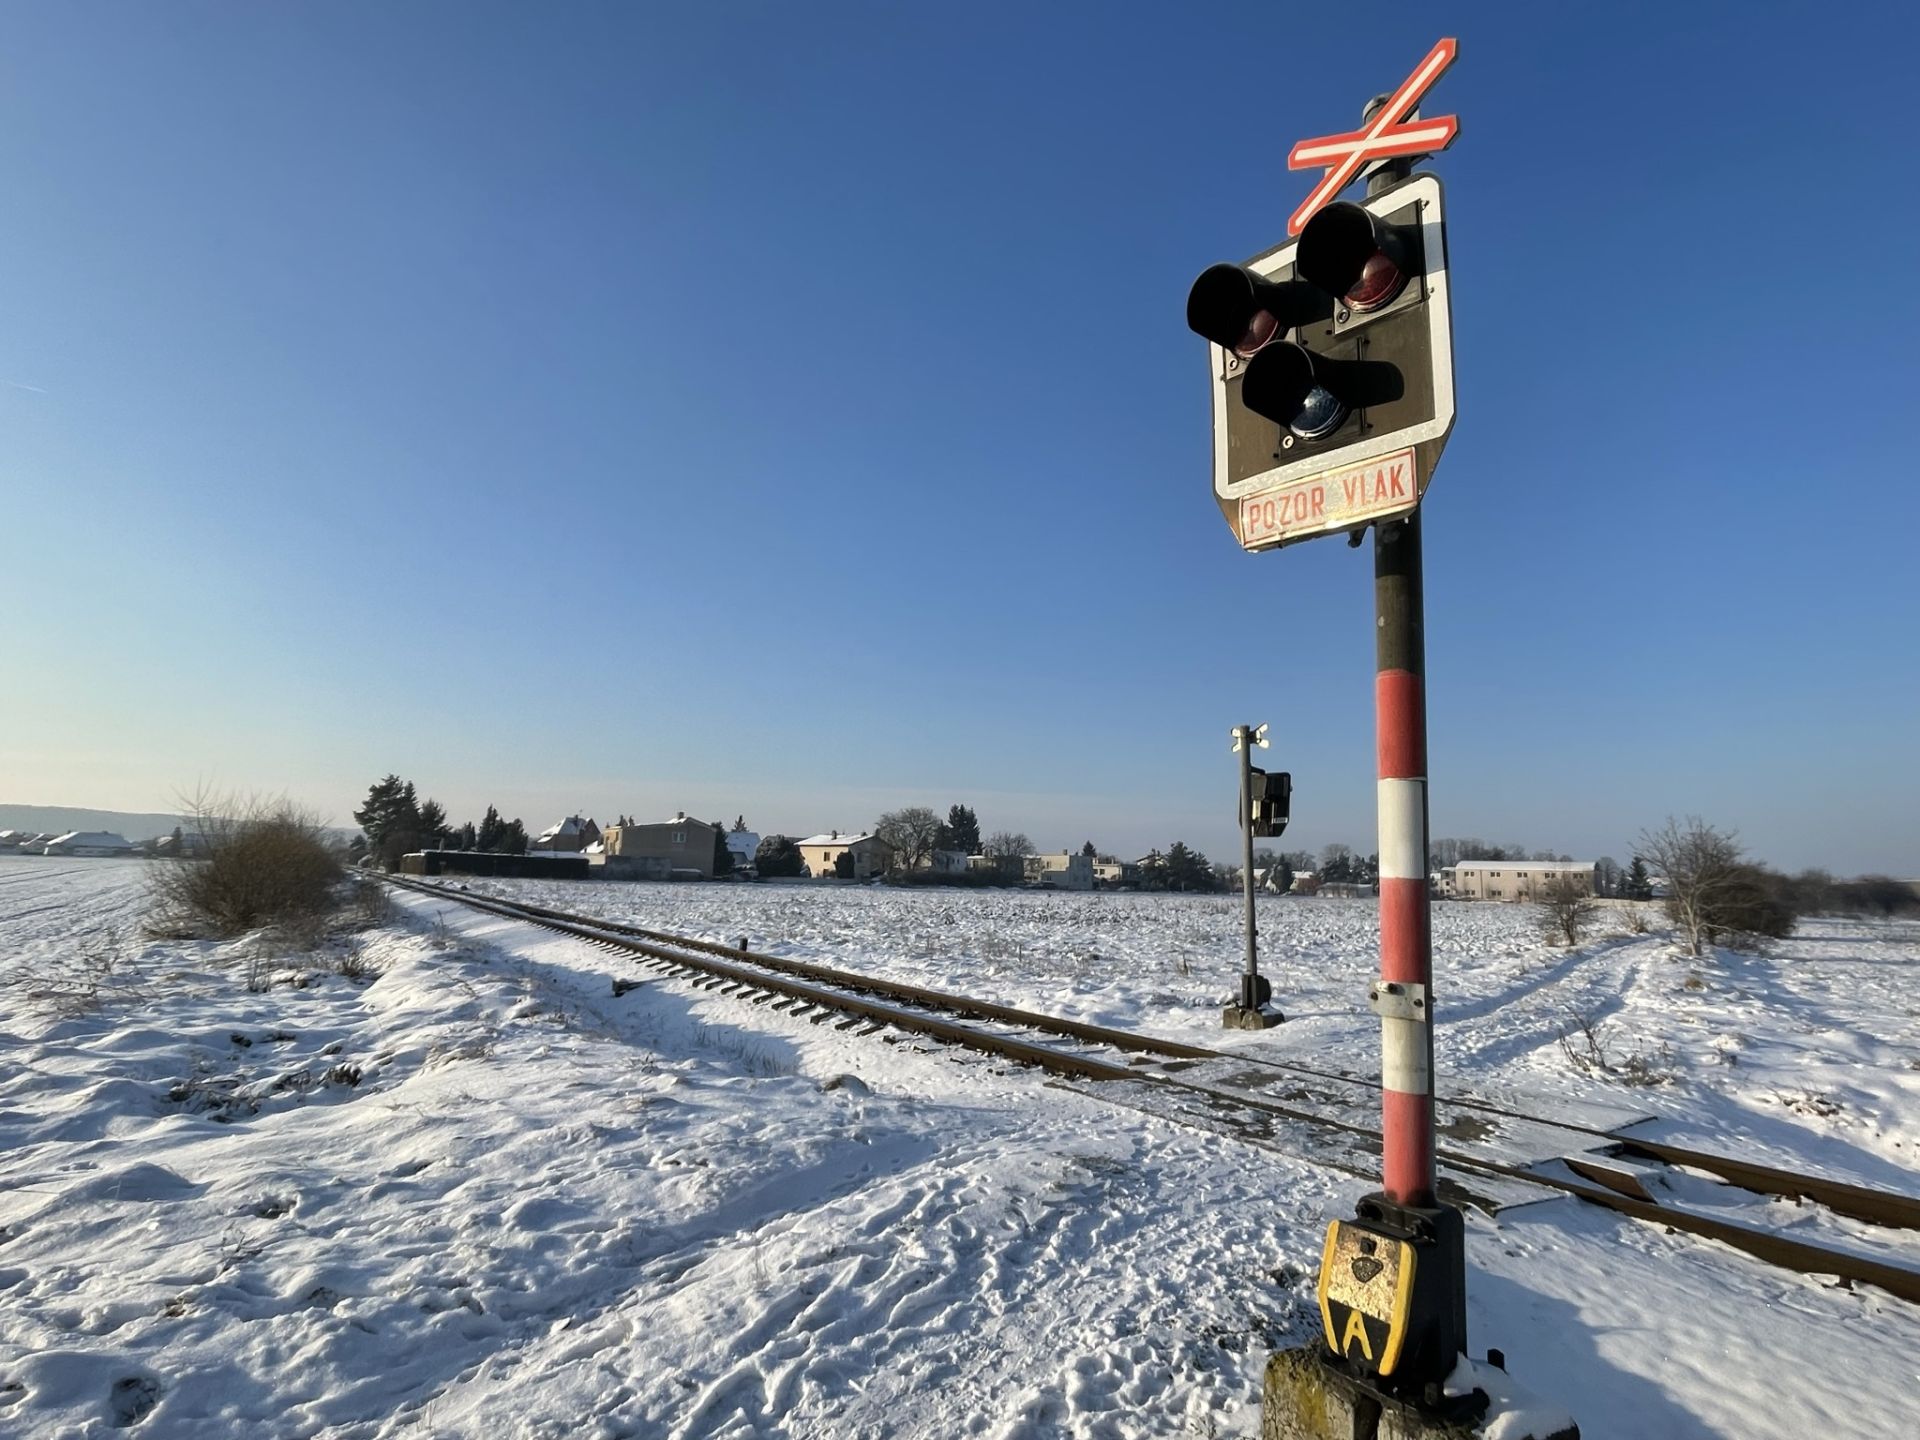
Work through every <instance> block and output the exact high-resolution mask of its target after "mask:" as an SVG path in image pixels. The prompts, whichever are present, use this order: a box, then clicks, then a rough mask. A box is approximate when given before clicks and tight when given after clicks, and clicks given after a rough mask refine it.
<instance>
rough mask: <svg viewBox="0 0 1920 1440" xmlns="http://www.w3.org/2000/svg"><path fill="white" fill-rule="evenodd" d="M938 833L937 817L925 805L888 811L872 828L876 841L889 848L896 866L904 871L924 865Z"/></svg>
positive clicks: (930, 853)
mask: <svg viewBox="0 0 1920 1440" xmlns="http://www.w3.org/2000/svg"><path fill="white" fill-rule="evenodd" d="M939 830H940V817H939V816H938V815H936V814H934V813H933V811H931V810H929V809H927V807H926V806H924V805H909V806H908V807H907V808H906V809H904V810H889V811H888V812H887V813H886V814H884V815H882V816H881V817H880V821H879V823H878V824H877V825H875V826H874V827H873V833H874V835H875V837H876V838H878V839H880V840H883V841H885V842H886V843H887V845H888V846H889V847H891V848H892V850H893V856H894V860H895V862H896V863H897V864H898V865H899V866H900V867H901V868H902V869H904V870H918V869H920V868H921V867H922V866H923V865H925V864H926V863H927V861H928V860H929V859H930V858H931V857H932V855H933V841H934V837H935V835H937V834H938V833H939Z"/></svg>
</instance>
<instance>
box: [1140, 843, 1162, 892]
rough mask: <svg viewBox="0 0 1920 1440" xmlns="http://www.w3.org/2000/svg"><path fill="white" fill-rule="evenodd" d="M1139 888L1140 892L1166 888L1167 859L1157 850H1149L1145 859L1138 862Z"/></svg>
mask: <svg viewBox="0 0 1920 1440" xmlns="http://www.w3.org/2000/svg"><path fill="white" fill-rule="evenodd" d="M1140 888H1141V889H1142V890H1164V889H1166V888H1167V857H1166V856H1164V855H1162V854H1161V853H1160V852H1159V851H1158V850H1149V851H1148V852H1147V855H1146V858H1145V859H1143V860H1142V861H1141V862H1140Z"/></svg>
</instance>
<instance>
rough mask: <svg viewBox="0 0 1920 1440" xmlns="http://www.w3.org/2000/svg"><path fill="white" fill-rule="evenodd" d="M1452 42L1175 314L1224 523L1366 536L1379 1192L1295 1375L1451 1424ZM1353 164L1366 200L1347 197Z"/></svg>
mask: <svg viewBox="0 0 1920 1440" xmlns="http://www.w3.org/2000/svg"><path fill="white" fill-rule="evenodd" d="M1458 52H1459V47H1458V45H1457V44H1456V43H1455V42H1454V41H1452V40H1442V41H1441V42H1440V43H1439V44H1438V45H1436V46H1434V47H1433V49H1432V50H1431V51H1429V52H1428V54H1427V56H1426V58H1425V59H1424V60H1422V61H1421V62H1420V64H1419V65H1417V66H1416V67H1415V68H1414V70H1413V72H1412V73H1411V74H1410V75H1408V76H1407V78H1406V79H1405V80H1404V81H1402V82H1401V84H1400V85H1399V87H1398V88H1396V89H1395V90H1394V91H1392V92H1391V93H1390V94H1388V95H1384V96H1381V97H1379V98H1378V99H1376V100H1375V101H1374V102H1372V103H1371V104H1370V105H1368V107H1367V108H1366V111H1365V113H1364V115H1363V117H1362V120H1361V125H1360V128H1359V129H1358V130H1354V131H1349V132H1346V133H1343V134H1339V135H1325V136H1320V137H1318V138H1316V139H1312V140H1303V141H1301V142H1300V143H1299V144H1298V145H1296V146H1295V147H1294V149H1293V151H1292V153H1291V155H1290V156H1289V157H1288V164H1289V166H1290V167H1291V168H1293V169H1304V168H1308V167H1310V166H1321V167H1324V168H1325V170H1326V174H1325V176H1324V177H1322V179H1321V180H1320V182H1319V184H1318V185H1316V186H1315V188H1314V190H1313V191H1312V193H1311V194H1309V195H1308V197H1307V199H1306V200H1305V202H1304V203H1302V204H1301V205H1300V207H1299V208H1298V209H1297V210H1295V211H1294V213H1293V215H1292V217H1291V218H1290V219H1289V221H1288V223H1287V234H1288V236H1289V237H1290V238H1289V239H1287V240H1286V241H1284V242H1283V243H1281V244H1279V245H1276V246H1274V247H1273V248H1271V249H1269V250H1266V251H1264V252H1262V253H1261V254H1259V255H1256V256H1254V257H1253V258H1252V259H1251V260H1248V261H1247V262H1246V263H1245V264H1240V265H1233V264H1220V265H1212V266H1209V267H1208V268H1207V269H1206V270H1204V271H1202V272H1201V273H1200V276H1199V278H1198V279H1196V280H1195V281H1194V283H1193V286H1192V288H1191V290H1190V291H1189V292H1188V295H1187V326H1188V328H1189V329H1191V330H1192V331H1194V332H1195V333H1196V334H1198V335H1200V336H1201V337H1203V338H1204V339H1205V340H1206V341H1207V342H1208V345H1207V363H1208V370H1209V379H1210V384H1211V391H1212V409H1213V492H1214V500H1215V502H1216V503H1217V504H1218V505H1219V507H1220V510H1221V513H1222V514H1223V515H1224V516H1225V517H1226V521H1227V524H1228V526H1229V527H1230V528H1231V529H1232V531H1233V535H1234V538H1235V539H1236V540H1237V541H1238V542H1239V543H1240V545H1241V546H1242V548H1244V549H1247V550H1265V549H1272V548H1276V547H1279V546H1283V545H1289V544H1293V543H1294V542H1296V541H1300V540H1308V539H1313V538H1315V537H1317V536H1321V535H1336V534H1345V535H1347V536H1348V537H1349V538H1350V540H1351V541H1352V543H1354V544H1358V543H1359V541H1360V538H1361V535H1362V534H1363V532H1364V531H1366V530H1367V529H1368V528H1371V529H1372V530H1373V537H1374V609H1375V622H1376V623H1375V632H1374V633H1375V655H1374V660H1375V681H1374V700H1375V716H1376V724H1377V730H1378V734H1377V742H1378V743H1377V760H1378V765H1377V774H1376V779H1377V786H1376V800H1377V804H1378V812H1379V824H1380V848H1379V854H1380V872H1379V873H1380V882H1379V897H1380V898H1379V905H1380V979H1379V981H1378V982H1377V983H1376V984H1375V985H1374V986H1373V987H1372V988H1371V990H1370V991H1369V992H1368V995H1367V1000H1366V1003H1367V1005H1368V1006H1369V1008H1371V1009H1372V1010H1373V1012H1374V1014H1375V1015H1376V1016H1377V1017H1378V1019H1379V1025H1380V1032H1379V1033H1380V1077H1381V1187H1380V1190H1379V1191H1378V1192H1377V1193H1375V1194H1371V1195H1368V1196H1366V1197H1365V1198H1363V1199H1362V1200H1361V1201H1360V1202H1359V1204H1358V1206H1357V1208H1356V1214H1355V1216H1354V1218H1353V1219H1351V1220H1336V1221H1335V1222H1333V1224H1332V1225H1331V1226H1330V1228H1329V1230H1328V1232H1327V1239H1326V1247H1325V1252H1324V1254H1323V1256H1322V1261H1321V1272H1320V1276H1319V1284H1318V1294H1319V1300H1320V1309H1321V1317H1322V1322H1323V1324H1324V1327H1325V1337H1324V1349H1321V1348H1320V1347H1315V1353H1316V1354H1317V1355H1318V1356H1319V1357H1320V1358H1319V1359H1318V1360H1317V1361H1312V1360H1311V1358H1310V1357H1309V1363H1311V1364H1312V1365H1314V1366H1316V1367H1317V1371H1316V1373H1317V1378H1316V1380H1315V1381H1314V1383H1313V1384H1312V1385H1311V1386H1309V1387H1308V1389H1310V1390H1311V1392H1312V1393H1313V1394H1314V1395H1315V1396H1318V1397H1320V1400H1321V1401H1326V1402H1327V1403H1328V1404H1331V1403H1332V1400H1331V1397H1332V1396H1333V1395H1334V1394H1335V1392H1338V1393H1340V1394H1342V1395H1344V1396H1346V1397H1347V1399H1346V1401H1343V1402H1342V1403H1343V1404H1345V1405H1346V1406H1347V1409H1348V1410H1349V1411H1350V1414H1349V1418H1350V1419H1352V1420H1353V1422H1354V1425H1355V1427H1356V1430H1355V1433H1358V1429H1357V1427H1358V1425H1359V1424H1360V1419H1361V1416H1362V1413H1363V1412H1366V1411H1368V1410H1370V1412H1371V1414H1372V1415H1373V1417H1374V1418H1375V1420H1377V1419H1378V1418H1379V1416H1380V1415H1381V1413H1382V1412H1381V1406H1382V1405H1383V1404H1393V1405H1405V1404H1408V1403H1411V1404H1412V1405H1414V1406H1416V1407H1418V1408H1419V1410H1420V1411H1421V1412H1423V1413H1424V1414H1425V1415H1427V1416H1428V1417H1430V1418H1433V1419H1435V1420H1439V1421H1443V1422H1445V1423H1446V1424H1448V1425H1449V1426H1450V1425H1452V1424H1453V1423H1454V1422H1456V1421H1469V1422H1470V1421H1471V1420H1472V1419H1473V1417H1474V1415H1475V1414H1476V1413H1477V1411H1476V1408H1475V1407H1476V1405H1482V1406H1483V1405H1484V1404H1485V1396H1484V1395H1479V1396H1478V1399H1477V1401H1476V1400H1475V1399H1474V1397H1472V1396H1463V1397H1449V1396H1448V1395H1447V1394H1446V1393H1445V1380H1446V1377H1447V1376H1448V1374H1449V1373H1450V1372H1451V1371H1452V1370H1453V1369H1454V1367H1455V1364H1456V1362H1457V1361H1458V1359H1459V1358H1460V1356H1461V1355H1462V1354H1464V1353H1465V1351H1466V1346H1467V1329H1466V1237H1465V1226H1464V1223H1463V1220H1462V1217H1461V1214H1460V1212H1459V1210H1458V1209H1456V1208H1454V1207H1452V1206H1450V1205H1445V1204H1442V1203H1441V1201H1440V1199H1439V1197H1438V1193H1437V1179H1436V1174H1435V1169H1434V1159H1435V1131H1434V1113H1433V1110H1434V1107H1433V1099H1434V1084H1433V1055H1434V1051H1433V954H1432V943H1431V928H1432V917H1431V897H1430V894H1429V888H1428V878H1427V849H1428V847H1427V816H1426V812H1427V804H1426V798H1427V797H1426V777H1427V746H1426V647H1425V639H1424V624H1425V616H1424V598H1423V588H1424V587H1423V580H1422V560H1421V536H1420V530H1421V526H1420V510H1419V507H1420V504H1421V501H1422V498H1423V497H1424V496H1425V494H1426V491H1427V486H1428V484H1429V483H1430V482H1431V480H1432V478H1433V471H1434V467H1435V466H1436V464H1437V463H1438V462H1439V459H1440V453H1441V451H1442V449H1443V448H1444V447H1445V445H1446V442H1447V437H1448V435H1449V434H1450V433H1451V432H1452V429H1453V420H1454V386H1453V314H1452V276H1451V273H1450V271H1449V269H1448V264H1447V225H1446V214H1445V197H1444V195H1443V193H1442V190H1441V186H1440V182H1439V180H1438V179H1436V178H1435V177H1434V176H1432V175H1429V174H1414V173H1412V165H1413V160H1414V158H1415V157H1416V156H1419V155H1424V154H1428V153H1431V152H1434V151H1437V150H1443V149H1445V148H1446V147H1447V146H1448V145H1450V144H1452V142H1453V139H1454V137H1455V136H1456V135H1457V134H1458V133H1459V120H1458V119H1457V118H1456V117H1454V116H1451V115H1448V116H1442V117H1439V118H1437V119H1432V120H1427V119H1422V118H1421V116H1420V115H1419V113H1418V110H1417V108H1416V107H1417V106H1418V103H1419V101H1420V98H1421V96H1422V95H1423V94H1425V92H1426V91H1427V89H1428V87H1430V86H1431V85H1432V84H1433V82H1434V81H1435V80H1436V79H1437V78H1438V77H1439V76H1440V75H1441V74H1442V73H1443V72H1444V71H1445V70H1446V69H1447V67H1448V66H1450V65H1451V64H1452V63H1453V61H1454V58H1455V56H1456V55H1457V54H1458ZM1363 174H1365V175H1367V177H1368V183H1367V194H1366V196H1365V198H1364V199H1361V200H1358V201H1346V200H1341V199H1339V198H1338V197H1339V195H1340V192H1341V191H1342V190H1343V189H1344V188H1345V187H1346V186H1347V185H1348V184H1350V183H1351V182H1352V181H1354V180H1355V179H1358V178H1359V177H1360V176H1362V175H1363ZM1261 728H1262V729H1263V730H1264V727H1261ZM1254 738H1255V732H1254V731H1253V730H1252V729H1251V728H1249V727H1245V726H1242V727H1237V728H1236V730H1235V732H1234V740H1235V744H1234V748H1235V749H1236V750H1237V751H1240V752H1241V769H1240V825H1241V840H1242V847H1243V848H1242V851H1241V854H1242V863H1243V867H1244V869H1245V872H1246V887H1245V889H1246V894H1245V902H1246V938H1247V964H1246V971H1245V974H1244V975H1243V976H1242V982H1241V983H1242V989H1241V997H1240V1004H1239V1005H1238V1006H1232V1005H1230V1006H1228V1007H1227V1008H1226V1011H1225V1014H1224V1017H1223V1018H1224V1019H1225V1022H1226V1023H1227V1024H1228V1025H1230V1026H1233V1025H1239V1024H1246V1025H1247V1026H1248V1027H1249V1028H1252V1027H1254V1026H1258V1025H1261V1024H1262V1023H1270V1022H1264V1021H1263V1017H1262V1013H1261V1012H1262V1011H1263V1010H1264V1008H1265V1007H1264V1001H1265V999H1266V995H1265V993H1263V991H1264V987H1265V981H1264V979H1263V977H1261V976H1260V974H1259V969H1258V964H1257V956H1256V948H1257V937H1256V933H1255V928H1254V920H1255V907H1254V891H1253V878H1252V864H1253V837H1254V836H1255V835H1256V834H1275V835H1277V834H1279V833H1280V832H1281V831H1282V830H1283V829H1284V828H1285V826H1286V822H1287V812H1288V810H1289V808H1290V803H1289V802H1290V792H1291V788H1292V783H1291V778H1290V777H1289V776H1287V775H1286V774H1284V773H1279V774H1274V775H1268V774H1266V773H1265V772H1263V771H1259V770H1256V769H1254V768H1253V766H1252V763H1251V756H1250V751H1251V749H1252V744H1251V743H1250V742H1252V741H1253V739H1254ZM1243 742H1248V743H1243ZM1329 1357H1330V1358H1329ZM1270 1373H1271V1372H1270ZM1281 1393H1282V1397H1283V1400H1282V1403H1284V1393H1285V1392H1284V1391H1283V1392H1281ZM1304 1393H1305V1392H1302V1394H1304ZM1298 1398H1299V1397H1296V1400H1297V1399H1298ZM1275 1401H1276V1392H1275V1391H1273V1390H1272V1389H1271V1388H1269V1391H1268V1393H1267V1396H1266V1403H1267V1404H1273V1403H1275ZM1315 1404H1316V1405H1317V1406H1319V1408H1316V1409H1315V1411H1314V1413H1315V1414H1316V1415H1319V1414H1320V1410H1321V1409H1324V1408H1325V1406H1323V1405H1319V1401H1316V1402H1315ZM1263 1408H1264V1407H1263ZM1328 1413H1329V1414H1330V1413H1331V1412H1330V1411H1329V1412H1328ZM1305 1418H1306V1417H1305V1411H1304V1410H1302V1411H1300V1413H1298V1414H1289V1415H1287V1416H1285V1417H1283V1418H1282V1419H1281V1420H1280V1428H1282V1429H1285V1430H1287V1431H1288V1433H1293V1431H1294V1430H1295V1429H1296V1428H1298V1427H1297V1426H1296V1423H1295V1422H1296V1421H1304V1419H1305ZM1322 1418H1323V1419H1324V1418H1325V1417H1322ZM1268 1423H1269V1425H1271V1423H1272V1422H1271V1421H1269V1422H1268ZM1315 1423H1316V1424H1318V1423H1319V1422H1318V1421H1316V1422H1315ZM1301 1433H1305V1432H1304V1430H1302V1431H1301ZM1316 1433H1317V1432H1316ZM1328 1433H1331V1432H1330V1431H1329V1432H1328ZM1343 1433H1344V1432H1343ZM1419 1433H1426V1432H1425V1431H1424V1430H1422V1431H1420V1432H1419ZM1449 1433H1451V1432H1449ZM1575 1433H1576V1434H1577V1431H1576V1432H1575Z"/></svg>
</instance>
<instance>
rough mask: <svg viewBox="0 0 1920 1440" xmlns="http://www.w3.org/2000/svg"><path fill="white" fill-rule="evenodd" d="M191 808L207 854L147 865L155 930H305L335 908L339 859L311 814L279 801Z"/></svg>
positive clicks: (209, 799)
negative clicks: (271, 926)
mask: <svg viewBox="0 0 1920 1440" xmlns="http://www.w3.org/2000/svg"><path fill="white" fill-rule="evenodd" d="M190 809H191V811H192V814H193V818H194V823H195V825H196V827H197V828H198V829H199V831H200V833H201V834H202V835H204V836H205V837H206V840H207V851H206V857H205V858H204V859H197V860H184V859H183V860H163V861H158V862H156V863H155V864H154V866H153V868H152V871H151V872H150V879H151V885H152V890H153V896H154V901H155V907H156V909H157V910H158V911H159V914H158V915H157V916H156V920H157V923H158V926H159V927H164V928H165V929H167V930H168V931H170V932H172V933H180V932H182V931H187V932H191V933H193V934H197V935H209V936H226V935H238V934H240V933H242V932H243V931H247V930H254V929H258V928H259V927H261V926H264V925H274V926H281V927H286V928H289V929H304V928H306V927H309V926H312V925H315V924H317V923H319V922H321V921H323V920H324V918H325V917H326V916H328V915H329V914H331V913H332V912H333V911H334V910H335V909H336V908H337V907H338V906H339V904H340V902H341V899H342V896H341V885H340V881H341V878H342V871H341V869H340V862H339V860H338V859H337V858H336V857H335V855H334V852H333V849H332V847H331V846H330V845H329V844H328V843H327V838H326V834H325V832H324V830H323V829H322V827H321V825H320V822H319V820H318V819H316V818H315V817H314V816H313V815H311V814H309V813H308V812H306V811H304V810H302V809H300V808H299V807H298V806H295V805H293V804H291V803H290V802H288V801H286V800H274V801H256V800H246V801H239V802H235V801H231V800H227V799H224V798H222V797H213V796H207V795H204V794H203V795H200V796H196V797H195V798H194V800H193V801H192V802H191V805H190ZM233 817H237V818H233Z"/></svg>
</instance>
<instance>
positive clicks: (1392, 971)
mask: <svg viewBox="0 0 1920 1440" xmlns="http://www.w3.org/2000/svg"><path fill="white" fill-rule="evenodd" d="M1421 583H1422V582H1421V574H1420V512H1419V511H1417V510H1416V511H1415V512H1414V513H1413V514H1411V515H1409V516H1407V518H1406V519H1404V520H1394V521H1388V522H1386V523H1384V524H1380V525H1376V526H1374V530H1373V599H1374V618H1375V640H1374V650H1375V659H1376V667H1375V668H1376V673H1375V676H1374V692H1373V693H1374V707H1375V714H1376V720H1377V725H1378V731H1379V761H1380V769H1379V776H1380V778H1379V806H1380V984H1379V985H1378V986H1376V987H1375V992H1374V1008H1375V1009H1376V1010H1377V1011H1378V1012H1379V1014H1380V1078H1381V1081H1382V1085H1383V1096H1382V1100H1381V1123H1380V1129H1381V1134H1382V1142H1381V1149H1382V1151H1383V1154H1382V1157H1381V1158H1382V1168H1383V1172H1384V1176H1383V1184H1382V1187H1381V1188H1382V1189H1383V1190H1384V1191H1385V1193H1386V1198H1387V1199H1388V1200H1389V1201H1391V1202H1393V1203H1394V1204H1396V1205H1409V1206H1431V1205H1433V1204H1434V1203H1435V1198H1434V1179H1433V1003H1432V993H1433V933H1432V909H1431V905H1430V902H1429V898H1428V886H1427V696H1426V637H1425V615H1424V606H1423V604H1422V599H1421Z"/></svg>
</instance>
